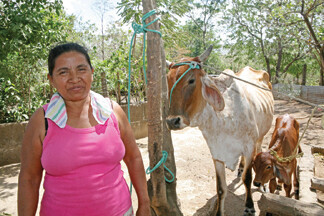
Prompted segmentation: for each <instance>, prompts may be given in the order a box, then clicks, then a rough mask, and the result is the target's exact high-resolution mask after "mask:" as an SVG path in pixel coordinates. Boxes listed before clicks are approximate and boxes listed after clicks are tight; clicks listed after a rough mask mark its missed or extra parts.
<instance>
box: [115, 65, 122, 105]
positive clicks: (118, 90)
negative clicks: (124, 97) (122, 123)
mask: <svg viewBox="0 0 324 216" xmlns="http://www.w3.org/2000/svg"><path fill="white" fill-rule="evenodd" d="M116 100H117V103H118V104H120V103H121V97H120V83H119V70H118V69H117V92H116Z"/></svg>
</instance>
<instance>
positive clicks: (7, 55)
mask: <svg viewBox="0 0 324 216" xmlns="http://www.w3.org/2000/svg"><path fill="white" fill-rule="evenodd" d="M0 9H1V10H0V11H1V16H0V77H2V78H4V80H5V81H4V82H5V83H6V82H9V81H10V82H11V83H12V84H14V85H15V89H16V90H17V94H18V96H19V100H21V101H20V104H21V106H19V108H18V110H19V112H21V116H26V115H23V114H27V116H29V115H30V114H31V113H32V112H33V111H34V110H35V109H36V108H37V107H38V106H39V105H40V104H41V103H42V101H43V100H44V99H45V98H46V96H47V94H46V91H45V88H47V87H48V85H39V83H44V82H45V80H46V72H45V71H46V69H45V67H44V66H45V62H46V60H45V59H46V58H47V55H48V50H49V48H50V47H51V45H52V44H54V43H55V42H57V41H64V40H65V39H66V36H67V34H66V33H67V31H66V29H67V28H69V27H70V26H71V25H70V24H69V20H68V19H66V15H65V14H64V11H63V7H62V2H61V1H59V0H55V1H50V0H38V1H36V0H35V1H32V0H30V1H22V0H17V1H9V0H4V1H1V3H0ZM39 86H41V89H40V88H39ZM40 93H42V94H40ZM43 93H44V94H43ZM6 99H8V100H10V98H6ZM19 120H22V119H19Z"/></svg>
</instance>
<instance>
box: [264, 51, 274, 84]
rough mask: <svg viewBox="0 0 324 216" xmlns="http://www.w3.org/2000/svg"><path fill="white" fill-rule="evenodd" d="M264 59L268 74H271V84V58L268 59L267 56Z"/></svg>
mask: <svg viewBox="0 0 324 216" xmlns="http://www.w3.org/2000/svg"><path fill="white" fill-rule="evenodd" d="M264 58H265V61H266V64H267V72H268V74H269V80H270V82H271V78H272V77H271V68H270V60H269V58H268V57H266V56H264Z"/></svg>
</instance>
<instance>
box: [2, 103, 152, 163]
mask: <svg viewBox="0 0 324 216" xmlns="http://www.w3.org/2000/svg"><path fill="white" fill-rule="evenodd" d="M121 107H122V108H123V110H124V111H125V113H126V115H127V105H122V106H121ZM146 108H147V103H143V104H139V105H132V106H131V109H130V110H131V112H130V115H131V126H132V129H133V131H134V135H135V138H136V139H139V138H143V137H146V136H147V118H146ZM27 123H28V122H22V123H7V124H0V166H4V165H7V164H12V163H19V162H20V148H21V143H22V139H23V135H24V132H25V128H26V126H27Z"/></svg>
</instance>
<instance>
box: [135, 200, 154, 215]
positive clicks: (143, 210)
mask: <svg viewBox="0 0 324 216" xmlns="http://www.w3.org/2000/svg"><path fill="white" fill-rule="evenodd" d="M150 215H151V207H150V203H147V204H142V205H139V206H138V209H137V211H136V216H150Z"/></svg>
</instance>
